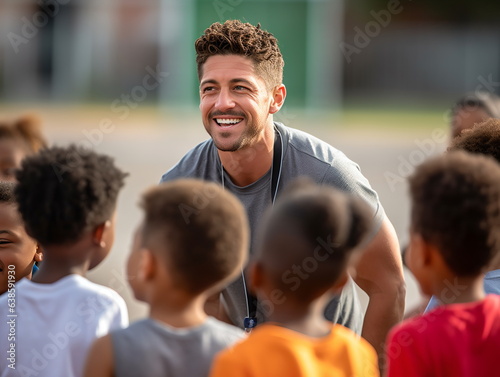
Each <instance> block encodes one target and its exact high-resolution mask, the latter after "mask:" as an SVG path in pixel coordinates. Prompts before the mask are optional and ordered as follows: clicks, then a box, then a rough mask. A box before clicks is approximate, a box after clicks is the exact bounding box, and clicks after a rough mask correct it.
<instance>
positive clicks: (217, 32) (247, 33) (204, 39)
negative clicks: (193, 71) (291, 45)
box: [195, 20, 285, 88]
mask: <svg viewBox="0 0 500 377" xmlns="http://www.w3.org/2000/svg"><path fill="white" fill-rule="evenodd" d="M195 49H196V64H197V65H198V79H200V80H201V77H202V75H203V64H204V63H205V62H206V61H207V59H208V58H209V57H211V56H214V55H231V54H233V55H242V56H245V57H248V58H250V59H252V61H253V62H254V66H255V71H256V73H257V74H258V75H259V76H261V77H262V78H263V79H264V81H266V83H267V86H268V88H273V87H275V86H277V85H280V84H281V83H282V82H283V66H284V65H285V62H284V61H283V56H282V55H281V52H280V49H279V47H278V40H277V39H276V38H275V37H274V36H273V35H272V34H271V33H269V32H267V31H265V30H262V29H261V27H260V24H258V25H257V26H253V25H251V24H249V23H243V22H241V21H238V20H228V21H226V22H224V23H223V24H221V23H219V22H216V23H214V24H212V25H210V27H209V28H208V29H206V30H205V32H204V34H203V35H202V36H201V37H200V38H198V39H197V40H196V42H195Z"/></svg>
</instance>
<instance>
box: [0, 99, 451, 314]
mask: <svg viewBox="0 0 500 377" xmlns="http://www.w3.org/2000/svg"><path fill="white" fill-rule="evenodd" d="M35 110H36V111H37V112H38V113H39V114H40V115H41V117H42V120H43V123H44V126H45V129H46V134H47V136H48V138H49V139H50V141H51V143H53V144H64V143H68V142H79V143H86V144H87V145H89V144H91V145H93V146H94V147H95V149H96V150H98V151H100V152H105V153H108V154H110V155H112V156H114V157H115V158H116V161H117V164H118V165H119V166H120V167H121V168H123V169H124V170H126V171H128V172H129V173H130V176H129V177H128V179H127V184H126V187H125V189H124V190H123V193H122V194H121V196H120V199H119V205H118V224H117V238H116V243H115V245H114V247H113V250H112V252H111V255H110V256H109V257H108V258H107V259H106V261H105V262H104V263H102V264H101V265H100V266H99V267H98V268H96V269H95V270H94V271H92V272H91V273H90V274H89V278H90V279H91V280H93V281H96V282H99V283H101V284H104V285H108V286H110V287H112V288H114V289H115V290H117V291H118V292H119V293H120V294H122V295H123V296H124V298H125V299H126V301H127V303H128V305H129V309H130V315H131V319H136V318H139V317H141V316H144V315H145V313H146V311H145V310H146V308H145V306H144V305H142V304H139V303H137V301H135V300H134V299H133V298H132V296H131V293H130V290H129V288H128V286H127V284H126V282H125V275H124V266H125V260H126V257H127V255H128V251H129V247H130V243H131V234H132V231H133V229H134V227H135V225H136V224H137V222H138V221H139V216H140V212H139V209H138V208H137V201H138V197H139V194H140V193H141V192H142V191H143V190H144V189H145V188H147V187H149V186H151V185H155V184H157V182H158V180H159V178H160V176H161V175H162V174H163V173H164V172H165V171H166V170H167V169H168V168H170V167H171V166H172V165H173V164H175V162H176V161H178V159H179V158H181V157H182V156H183V155H184V153H185V152H186V151H188V150H189V149H190V148H191V147H193V146H194V145H196V144H197V143H198V142H200V141H202V140H204V139H206V137H207V135H206V133H205V131H204V129H203V127H202V126H201V123H200V121H199V116H198V113H197V111H196V109H194V110H193V109H192V110H190V111H186V110H183V109H177V110H176V111H175V112H174V111H172V110H171V111H169V112H164V113H160V112H159V111H157V110H154V111H151V110H141V109H137V110H134V111H132V112H131V113H130V114H129V116H127V118H126V119H124V120H121V119H119V118H118V114H116V113H113V112H112V111H111V110H110V109H109V108H104V107H99V108H65V109H58V108H46V107H36V108H35ZM0 113H2V114H6V116H8V117H12V116H15V115H17V114H20V113H22V109H20V108H7V107H6V106H3V107H0ZM291 114H293V112H288V113H287V115H288V119H286V120H287V121H288V122H287V123H288V124H289V125H290V126H292V127H295V128H300V129H302V130H305V131H307V132H310V133H311V134H314V135H316V136H318V137H320V138H321V139H323V140H325V141H327V142H329V143H330V144H332V145H333V146H335V147H337V148H339V149H341V150H342V151H344V152H345V153H346V154H347V155H348V156H349V157H350V158H351V159H353V160H354V161H356V162H357V163H358V164H359V165H360V166H361V169H362V171H363V173H364V174H365V175H366V176H367V177H368V179H369V180H370V182H371V184H372V186H373V187H374V188H375V189H376V190H377V192H378V193H379V195H380V198H381V201H382V203H383V205H384V207H385V210H386V213H387V214H388V216H389V217H390V219H391V220H392V222H393V224H394V226H395V228H396V230H397V233H398V236H399V237H400V240H401V242H402V243H405V242H406V239H407V224H408V202H407V196H406V185H405V184H404V182H403V181H404V176H406V175H407V174H408V173H409V171H410V170H411V169H412V165H415V164H416V163H418V162H420V161H421V160H422V159H423V158H424V157H426V156H428V155H431V154H434V153H438V152H439V151H441V150H442V149H443V148H444V144H445V143H446V140H444V139H445V137H444V136H443V134H444V132H443V134H441V135H439V134H438V133H439V131H440V129H439V125H437V127H438V128H436V129H434V130H431V129H429V128H426V129H424V130H422V129H420V130H406V129H401V130H398V129H394V128H393V129H390V130H385V131H384V130H376V129H371V128H370V127H369V125H366V127H362V128H356V129H355V130H349V129H345V128H342V127H339V126H338V125H335V124H334V123H333V122H332V121H331V120H328V119H327V118H323V119H320V120H319V121H318V120H317V119H315V118H314V117H313V116H304V115H300V116H299V115H291ZM2 117H4V116H3V115H2ZM109 122H112V123H111V124H110V123H109ZM332 123H333V124H332ZM103 131H104V132H103ZM407 284H408V295H407V307H410V306H412V305H414V304H415V303H416V302H417V301H418V300H419V293H418V290H417V288H416V286H415V283H414V281H413V279H412V278H411V276H409V275H408V274H407Z"/></svg>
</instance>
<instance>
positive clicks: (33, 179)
mask: <svg viewBox="0 0 500 377" xmlns="http://www.w3.org/2000/svg"><path fill="white" fill-rule="evenodd" d="M16 177H17V180H18V182H19V183H18V185H17V186H16V188H15V194H16V199H17V202H18V206H19V212H20V213H21V215H22V217H23V220H24V223H25V226H26V231H27V233H28V234H29V235H30V236H31V237H33V238H34V239H36V240H37V241H38V242H39V243H40V245H41V246H42V248H43V250H44V261H43V263H42V264H41V267H40V270H39V271H38V272H37V274H36V275H35V276H34V277H33V279H32V280H31V281H30V280H28V279H23V280H21V281H20V282H19V283H17V284H16V286H15V290H14V292H10V293H9V294H5V295H2V296H1V297H0V318H2V322H7V326H4V325H3V324H2V326H0V354H1V355H2V356H1V357H0V376H1V377H6V376H36V377H55V376H57V377H59V376H60V377H62V376H64V377H73V376H75V377H77V376H81V375H82V373H83V365H84V361H85V358H86V355H87V352H88V349H89V347H90V345H91V343H92V341H93V340H94V339H96V338H97V337H99V336H102V335H105V334H107V333H108V332H109V331H111V330H114V329H119V328H123V327H125V326H126V325H127V324H128V316H127V309H126V306H125V302H124V301H123V299H122V298H121V297H120V296H119V295H118V294H117V293H116V292H114V291H113V290H111V289H109V288H106V287H103V286H100V285H97V284H94V283H91V282H90V281H88V280H87V279H86V278H85V275H86V273H87V271H88V270H89V269H92V268H94V267H95V266H97V265H98V264H99V263H100V262H101V261H102V260H103V259H104V258H105V257H106V255H107V254H108V253H109V250H110V249H111V246H112V244H113V241H114V224H115V207H116V199H117V196H118V193H119V191H120V189H121V187H122V186H123V180H124V177H125V174H124V173H123V172H121V171H120V170H119V169H117V168H116V167H115V165H114V163H113V160H112V159H111V158H110V157H107V156H104V155H99V154H96V153H94V152H90V151H88V150H86V149H83V148H79V147H76V146H70V147H67V148H60V147H54V148H49V149H45V150H42V151H41V152H40V153H39V154H37V155H34V156H30V157H27V158H26V159H25V160H24V161H23V163H22V169H21V170H20V171H18V172H17V174H16Z"/></svg>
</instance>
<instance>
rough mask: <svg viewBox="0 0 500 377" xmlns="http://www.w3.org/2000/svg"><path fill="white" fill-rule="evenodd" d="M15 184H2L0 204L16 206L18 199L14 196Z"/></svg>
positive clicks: (0, 185) (0, 186)
mask: <svg viewBox="0 0 500 377" xmlns="http://www.w3.org/2000/svg"><path fill="white" fill-rule="evenodd" d="M15 187H16V184H15V183H14V182H0V203H6V204H15V203H16V197H15V195H14V188H15Z"/></svg>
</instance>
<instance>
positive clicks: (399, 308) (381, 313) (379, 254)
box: [354, 216, 406, 367]
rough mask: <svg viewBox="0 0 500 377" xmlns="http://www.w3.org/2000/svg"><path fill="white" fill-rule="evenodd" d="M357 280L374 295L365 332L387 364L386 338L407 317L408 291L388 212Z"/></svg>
mask: <svg viewBox="0 0 500 377" xmlns="http://www.w3.org/2000/svg"><path fill="white" fill-rule="evenodd" d="M354 281H355V282H356V284H358V285H359V287H360V288H361V289H362V290H363V291H365V292H366V294H367V295H368V297H369V299H370V302H369V304H368V308H367V309H366V314H365V320H364V323H363V331H362V336H363V338H365V339H366V340H368V342H370V344H371V345H372V346H373V347H374V348H375V350H376V351H377V353H378V355H379V360H380V364H381V365H380V366H381V367H383V365H382V364H383V363H382V361H383V353H384V344H385V339H386V336H387V334H388V332H389V330H390V329H391V327H393V326H394V325H395V324H396V323H398V322H400V321H401V320H402V318H403V314H404V307H405V294H406V288H405V281H404V276H403V265H402V261H401V254H400V251H399V243H398V239H397V236H396V232H395V231H394V227H393V226H392V224H391V222H390V221H389V219H388V218H387V217H385V216H384V219H383V220H382V225H381V227H380V229H379V231H378V233H377V234H376V235H375V237H374V239H373V240H372V241H371V242H370V243H369V244H368V246H367V248H366V249H365V252H364V254H363V255H362V256H361V259H360V261H359V262H358V264H357V265H356V276H355V279H354Z"/></svg>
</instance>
